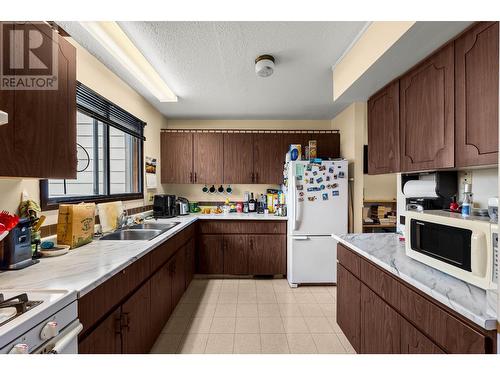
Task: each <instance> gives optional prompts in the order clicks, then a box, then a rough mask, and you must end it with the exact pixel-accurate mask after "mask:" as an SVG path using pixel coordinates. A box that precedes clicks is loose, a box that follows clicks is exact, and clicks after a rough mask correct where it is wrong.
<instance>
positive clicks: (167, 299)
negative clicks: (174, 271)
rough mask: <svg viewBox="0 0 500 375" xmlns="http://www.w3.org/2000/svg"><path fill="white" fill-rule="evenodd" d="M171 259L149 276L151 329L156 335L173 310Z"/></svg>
mask: <svg viewBox="0 0 500 375" xmlns="http://www.w3.org/2000/svg"><path fill="white" fill-rule="evenodd" d="M172 262H173V260H171V261H169V262H168V263H166V264H164V265H163V266H162V267H161V268H160V269H159V270H158V271H157V272H156V273H155V274H154V275H153V276H152V277H151V331H152V333H153V334H154V335H158V334H159V333H160V332H161V330H162V328H163V326H164V325H165V323H167V321H168V318H169V317H170V314H171V313H172V310H173V304H172V283H171V280H170V269H171V267H172V266H171V263H172Z"/></svg>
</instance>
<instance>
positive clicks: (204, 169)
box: [193, 133, 224, 184]
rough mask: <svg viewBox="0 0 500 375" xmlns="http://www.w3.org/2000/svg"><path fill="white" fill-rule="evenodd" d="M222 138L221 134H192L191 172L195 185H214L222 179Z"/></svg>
mask: <svg viewBox="0 0 500 375" xmlns="http://www.w3.org/2000/svg"><path fill="white" fill-rule="evenodd" d="M223 166H224V138H223V134H222V133H194V134H193V172H194V176H193V178H194V182H195V183H197V184H216V183H219V182H221V181H222V179H223Z"/></svg>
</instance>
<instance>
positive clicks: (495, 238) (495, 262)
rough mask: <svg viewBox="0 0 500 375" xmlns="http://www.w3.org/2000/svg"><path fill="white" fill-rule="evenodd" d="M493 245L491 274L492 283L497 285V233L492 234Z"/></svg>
mask: <svg viewBox="0 0 500 375" xmlns="http://www.w3.org/2000/svg"><path fill="white" fill-rule="evenodd" d="M492 242H493V243H492V245H493V273H492V277H491V278H492V280H491V281H492V282H493V283H494V284H497V285H498V233H493V234H492Z"/></svg>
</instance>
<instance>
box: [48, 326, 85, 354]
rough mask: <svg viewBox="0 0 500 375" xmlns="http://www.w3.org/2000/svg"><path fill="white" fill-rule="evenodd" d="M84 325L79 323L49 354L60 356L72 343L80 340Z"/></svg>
mask: <svg viewBox="0 0 500 375" xmlns="http://www.w3.org/2000/svg"><path fill="white" fill-rule="evenodd" d="M82 329H83V325H82V323H79V324H78V325H77V326H76V327H75V328H73V329H72V330H71V331H69V332H68V333H66V334H65V335H64V336H63V337H62V338H61V339H60V340H58V341H57V342H56V344H55V345H54V347H53V348H52V350H51V351H50V352H49V354H59V353H61V352H62V351H63V350H64V349H66V347H67V346H68V345H69V343H71V342H72V341H73V340H75V339H77V338H78V334H79V333H80V332H81V331H82Z"/></svg>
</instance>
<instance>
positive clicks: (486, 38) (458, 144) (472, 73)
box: [455, 22, 498, 167]
mask: <svg viewBox="0 0 500 375" xmlns="http://www.w3.org/2000/svg"><path fill="white" fill-rule="evenodd" d="M455 151H456V152H455V165H456V166H457V167H469V166H475V165H485V164H497V163H498V22H479V23H477V24H476V25H474V26H473V27H472V28H471V29H469V30H468V31H467V32H465V33H464V34H463V35H462V36H461V37H460V38H458V39H457V40H456V41H455Z"/></svg>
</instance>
